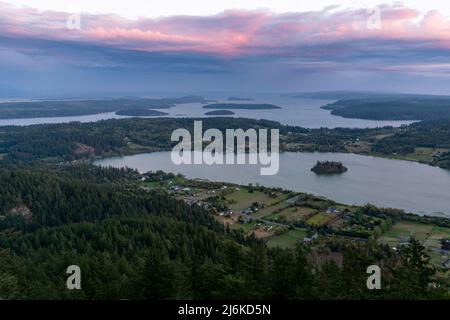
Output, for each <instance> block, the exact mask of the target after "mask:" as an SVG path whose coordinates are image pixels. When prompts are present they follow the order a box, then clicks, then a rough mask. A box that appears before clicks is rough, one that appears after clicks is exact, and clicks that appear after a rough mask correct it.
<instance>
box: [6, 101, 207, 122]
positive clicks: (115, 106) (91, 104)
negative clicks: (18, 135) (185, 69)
mask: <svg viewBox="0 0 450 320" xmlns="http://www.w3.org/2000/svg"><path fill="white" fill-rule="evenodd" d="M193 102H199V103H206V102H207V100H205V99H203V98H202V97H198V96H186V97H180V98H119V99H103V100H98V99H97V100H60V101H54V100H53V101H29V102H6V103H2V104H1V108H0V119H15V118H38V117H68V116H80V115H89V114H98V113H104V112H115V111H120V110H128V109H130V108H131V109H133V110H146V109H152V108H155V109H163V108H171V107H173V106H174V105H175V104H182V103H193Z"/></svg>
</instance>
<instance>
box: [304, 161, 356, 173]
mask: <svg viewBox="0 0 450 320" xmlns="http://www.w3.org/2000/svg"><path fill="white" fill-rule="evenodd" d="M347 170H348V169H347V168H346V167H345V166H344V165H343V164H342V162H337V161H317V163H316V165H315V166H314V167H312V168H311V171H312V172H314V173H315V174H340V173H344V172H346V171H347Z"/></svg>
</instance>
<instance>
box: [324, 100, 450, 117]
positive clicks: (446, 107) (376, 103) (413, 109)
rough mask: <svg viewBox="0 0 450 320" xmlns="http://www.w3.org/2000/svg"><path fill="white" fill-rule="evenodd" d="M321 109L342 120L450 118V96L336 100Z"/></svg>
mask: <svg viewBox="0 0 450 320" xmlns="http://www.w3.org/2000/svg"><path fill="white" fill-rule="evenodd" d="M322 108H323V109H327V110H332V111H331V113H332V114H334V115H338V116H341V117H344V118H358V119H371V120H436V119H443V118H450V97H444V96H436V97H435V96H398V97H397V96H390V97H382V96H381V97H376V98H364V99H351V100H339V101H337V102H333V103H331V104H328V105H326V106H324V107H322Z"/></svg>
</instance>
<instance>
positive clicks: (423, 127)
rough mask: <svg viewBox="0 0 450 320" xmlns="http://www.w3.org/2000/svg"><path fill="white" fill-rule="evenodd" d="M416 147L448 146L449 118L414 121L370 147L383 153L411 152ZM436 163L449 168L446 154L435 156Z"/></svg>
mask: <svg viewBox="0 0 450 320" xmlns="http://www.w3.org/2000/svg"><path fill="white" fill-rule="evenodd" d="M417 147H425V148H450V120H449V119H441V120H430V121H422V122H419V123H414V124H412V125H410V126H408V127H406V128H404V129H403V130H399V131H398V132H396V133H395V134H394V135H392V136H390V137H387V138H384V139H381V140H379V141H377V142H376V143H375V144H374V145H373V147H372V149H373V151H375V152H380V153H384V154H393V153H399V154H402V153H412V152H414V150H415V148H417ZM435 162H436V164H437V165H439V166H440V167H443V168H450V157H449V155H448V154H445V153H444V154H442V155H438V156H437V157H436V158H435Z"/></svg>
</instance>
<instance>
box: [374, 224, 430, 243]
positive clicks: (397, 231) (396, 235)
mask: <svg viewBox="0 0 450 320" xmlns="http://www.w3.org/2000/svg"><path fill="white" fill-rule="evenodd" d="M432 230H433V225H426V224H422V223H416V222H409V221H401V222H399V223H397V224H396V225H394V226H393V227H392V228H391V230H389V231H388V232H386V233H385V234H383V236H382V237H381V238H380V241H382V242H386V243H389V244H391V243H393V244H398V243H399V242H402V241H406V240H408V239H409V237H410V236H411V235H414V237H415V238H416V239H417V240H421V241H424V240H425V239H426V238H427V237H428V236H429V235H430V234H431V231H432Z"/></svg>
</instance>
